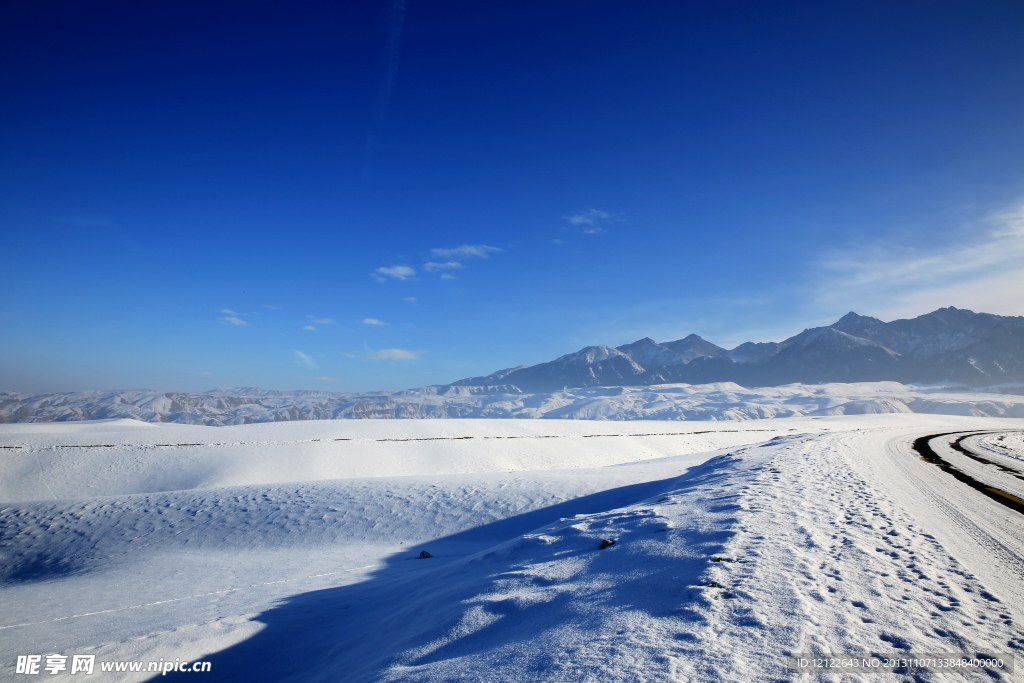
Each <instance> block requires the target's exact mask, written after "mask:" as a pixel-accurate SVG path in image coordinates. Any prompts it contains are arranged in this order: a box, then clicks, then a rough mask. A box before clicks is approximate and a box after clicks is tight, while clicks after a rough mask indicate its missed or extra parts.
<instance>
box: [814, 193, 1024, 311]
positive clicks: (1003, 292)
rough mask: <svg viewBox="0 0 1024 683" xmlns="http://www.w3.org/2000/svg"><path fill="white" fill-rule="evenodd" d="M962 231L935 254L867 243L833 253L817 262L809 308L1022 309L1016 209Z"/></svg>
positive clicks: (1023, 243)
mask: <svg viewBox="0 0 1024 683" xmlns="http://www.w3.org/2000/svg"><path fill="white" fill-rule="evenodd" d="M970 232H971V233H973V235H974V236H973V237H972V239H971V240H970V241H966V240H964V241H962V242H960V243H957V244H953V245H949V246H945V247H940V248H919V247H912V248H911V247H903V248H900V247H896V246H892V245H875V246H872V247H870V248H867V249H862V250H854V251H847V252H836V253H833V254H832V255H831V256H830V257H829V258H827V259H826V260H825V261H824V262H823V263H822V264H821V269H822V271H824V273H825V275H824V277H823V279H822V282H821V283H820V284H819V287H818V294H817V297H816V301H815V304H816V306H817V307H819V308H821V309H823V310H828V311H840V310H844V311H845V310H850V309H853V308H860V309H862V310H865V309H866V310H874V311H878V313H877V314H879V315H887V316H893V315H895V316H897V317H898V316H900V315H910V314H913V315H917V314H919V313H920V309H921V307H928V306H934V307H939V306H949V305H958V304H956V303H954V301H960V302H961V303H960V304H959V306H961V307H971V308H983V309H984V310H985V311H986V312H990V313H1004V314H1006V313H1010V312H1011V311H1017V312H1019V311H1021V310H1024V286H1022V284H1024V204H1022V205H1020V206H1018V207H1016V208H1015V209H1013V210H1011V211H1007V212H1003V213H998V214H994V215H992V216H990V217H989V218H987V219H985V220H984V221H982V222H981V225H979V226H973V229H972V230H971V231H970ZM965 304H966V305H965ZM929 310H931V309H929ZM914 311H916V312H914Z"/></svg>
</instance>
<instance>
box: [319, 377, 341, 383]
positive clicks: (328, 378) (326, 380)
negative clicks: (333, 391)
mask: <svg viewBox="0 0 1024 683" xmlns="http://www.w3.org/2000/svg"><path fill="white" fill-rule="evenodd" d="M313 381H315V382H337V381H338V380H337V379H335V378H334V377H314V378H313Z"/></svg>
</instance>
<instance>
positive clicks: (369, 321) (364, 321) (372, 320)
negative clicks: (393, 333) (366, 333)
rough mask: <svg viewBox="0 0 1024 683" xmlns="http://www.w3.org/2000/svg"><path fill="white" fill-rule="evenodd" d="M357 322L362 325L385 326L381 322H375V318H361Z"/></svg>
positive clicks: (384, 323)
mask: <svg viewBox="0 0 1024 683" xmlns="http://www.w3.org/2000/svg"><path fill="white" fill-rule="evenodd" d="M359 322H361V323H362V324H364V325H387V323H386V322H384V321H383V320H377V319H376V318H363V319H362V320H360V321H359Z"/></svg>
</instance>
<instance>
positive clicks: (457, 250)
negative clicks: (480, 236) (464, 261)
mask: <svg viewBox="0 0 1024 683" xmlns="http://www.w3.org/2000/svg"><path fill="white" fill-rule="evenodd" d="M500 251H502V250H501V249H499V248H498V247H491V246H488V245H486V244H463V245H462V246H461V247H452V248H450V249H431V250H430V253H431V254H433V255H434V256H436V257H437V258H443V259H457V258H489V257H490V255H491V254H497V253H498V252H500Z"/></svg>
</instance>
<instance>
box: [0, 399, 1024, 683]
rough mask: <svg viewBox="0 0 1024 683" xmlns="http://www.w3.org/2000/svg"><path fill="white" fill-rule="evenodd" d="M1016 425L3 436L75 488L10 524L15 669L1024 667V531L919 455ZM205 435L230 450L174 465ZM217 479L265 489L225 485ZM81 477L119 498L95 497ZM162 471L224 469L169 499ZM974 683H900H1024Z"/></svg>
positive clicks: (587, 673) (403, 677) (418, 674)
mask: <svg viewBox="0 0 1024 683" xmlns="http://www.w3.org/2000/svg"><path fill="white" fill-rule="evenodd" d="M627 426H628V427H630V429H624V427H627ZM1020 426H1021V423H1020V422H1016V421H1009V420H1005V419H993V418H979V417H950V416H935V415H910V414H888V415H857V416H850V415H836V416H828V417H816V418H790V419H770V420H764V421H762V422H758V423H746V424H736V423H727V424H722V423H719V424H709V425H705V426H704V427H705V429H703V430H694V431H688V430H686V431H684V430H679V432H678V433H669V432H671V431H672V430H671V429H666V427H668V425H665V424H664V423H632V424H630V425H622V424H615V423H581V422H539V421H522V420H507V421H502V420H494V421H488V420H477V421H405V422H381V421H375V422H352V421H347V422H315V423H314V422H308V423H301V424H300V423H290V424H278V425H269V424H268V425H247V426H238V427H226V428H225V429H222V430H206V429H202V428H200V427H194V426H187V425H162V424H144V423H138V422H128V421H119V422H103V423H68V424H20V425H13V424H9V425H0V445H2V446H5V447H8V448H5V449H4V450H0V475H2V477H3V478H4V479H14V480H16V481H18V480H20V481H25V482H31V481H35V480H34V479H33V477H37V476H42V477H44V478H45V479H46V481H47V482H48V483H49V486H51V487H53V488H54V489H55V490H56V491H57V493H56V494H53V495H49V496H46V497H47V499H46V500H36V501H25V502H18V503H16V502H5V503H3V504H2V505H0V554H2V556H3V562H2V564H0V567H2V569H3V577H2V583H0V600H2V602H3V605H4V609H3V610H0V634H2V635H0V666H3V667H5V668H4V671H5V672H11V671H13V667H14V662H15V659H16V655H18V654H28V653H40V654H49V653H51V652H55V653H63V654H71V653H92V654H95V655H96V656H97V660H98V661H99V662H103V661H123V660H134V661H156V660H158V659H163V660H165V661H167V660H174V659H176V658H177V659H181V660H183V661H197V660H203V661H209V662H211V663H212V668H211V671H210V673H207V674H202V678H204V680H210V681H246V682H256V683H262V682H264V681H266V682H268V683H269V682H274V683H278V682H296V683H297V682H299V681H302V682H306V681H335V682H370V681H484V680H486V681H501V682H513V681H525V680H529V681H559V682H569V681H572V682H578V681H579V682H582V681H594V682H596V681H601V682H602V683H603V682H605V681H611V682H613V683H615V682H619V681H622V682H625V681H641V680H642V681H657V682H660V681H666V682H667V681H679V680H686V681H695V682H700V683H704V682H707V683H711V682H717V681H727V682H737V683H740V682H742V683H747V682H749V681H761V680H845V679H842V678H841V677H832V676H821V677H816V676H806V675H803V674H794V673H789V672H787V671H786V669H785V662H786V656H787V655H790V654H793V653H798V652H812V653H817V654H823V655H827V654H843V653H857V652H902V653H950V654H954V653H965V654H975V653H978V652H986V653H1006V654H1008V655H1014V654H1015V655H1016V662H1017V665H1018V666H1020V665H1021V663H1022V660H1024V657H1022V655H1024V638H1022V636H1021V633H1022V632H1021V624H1022V623H1024V574H1022V570H1021V567H1022V566H1024V535H1022V533H1021V525H1020V519H1019V515H1017V513H1013V512H1010V511H1008V510H1007V508H1005V507H1003V506H1001V505H999V504H998V503H995V502H992V501H991V500H990V499H988V498H986V497H984V496H982V495H981V494H979V493H978V492H977V491H975V490H974V489H971V488H969V487H963V486H962V485H961V484H960V483H959V482H958V481H957V480H956V479H954V478H953V477H950V476H949V475H948V474H946V473H945V472H943V471H942V470H941V469H940V468H939V467H936V466H935V465H933V464H930V463H928V462H925V461H924V460H922V458H921V457H919V455H918V454H917V453H915V452H914V451H913V447H912V445H913V444H914V442H915V440H916V439H918V438H920V437H921V436H922V435H930V434H948V433H950V432H962V433H965V434H976V435H977V436H971V437H968V438H965V439H963V440H962V443H963V444H965V445H967V446H969V447H970V448H973V449H979V450H980V449H985V448H991V449H993V450H998V451H1007V452H1012V453H1016V455H1008V456H1007V457H1019V456H1020V455H1021V453H1022V451H1021V447H1020V445H1021V441H1020V438H1019V433H1018V431H1016V430H1017V429H1018V428H1019V427H1020ZM675 427H677V428H678V427H682V425H676V426H675ZM460 430H465V431H460ZM588 430H589V431H588ZM200 433H206V434H222V435H224V436H223V438H222V439H221V440H219V441H213V440H210V441H209V442H207V443H204V444H200V445H198V446H196V445H192V446H189V445H187V444H177V445H176V446H170V445H164V446H159V447H157V446H154V444H170V443H175V442H176V440H178V439H182V438H184V437H187V436H189V435H191V434H200ZM466 437H472V438H466ZM1000 437H1002V438H1000ZM950 438H953V437H950ZM339 439H349V440H347V441H346V440H341V441H339ZM300 440H301V443H300ZM931 443H932V444H933V445H934V446H935V448H936V449H939V450H942V449H944V448H946V447H945V446H944V444H945V443H946V442H945V441H942V439H941V438H940V439H938V440H934V439H933V440H932V441H931ZM303 444H306V445H309V444H314V445H316V447H318V448H324V449H330V450H329V452H328V451H324V452H325V453H328V455H329V457H326V458H324V459H322V460H320V461H319V462H320V464H319V465H318V467H317V468H314V469H312V470H310V469H303V470H301V473H302V474H303V475H304V476H308V479H307V480H306V481H300V482H292V483H288V481H287V479H286V477H287V475H288V473H289V469H288V467H283V468H281V469H278V470H273V469H272V468H273V466H274V464H275V463H277V462H278V461H280V460H282V459H283V460H285V461H287V460H288V459H289V456H288V455H287V454H288V452H289V450H288V449H299V448H300V447H301V446H302V445H303ZM101 445H105V447H102V448H93V447H95V446H101ZM282 446H288V448H286V449H282ZM76 447H77V448H76ZM195 448H200V451H195V450H190V449H195ZM368 448H373V449H376V450H374V451H372V452H371V451H370V450H367V449H368ZM946 450H948V449H946ZM236 451H237V454H236V453H235V452H236ZM264 451H266V453H265V454H264ZM616 452H618V453H619V454H620V457H621V458H622V459H620V460H615V453H616ZM943 452H944V453H945V451H943ZM225 458H227V459H228V460H232V461H234V462H236V463H239V464H242V463H244V462H248V467H249V470H250V474H249V481H250V482H257V481H262V482H263V483H248V484H246V485H243V486H234V485H230V482H231V481H233V480H234V479H232V477H233V476H234V475H232V474H231V472H233V471H235V470H233V469H232V468H230V467H228V468H225V467H224V464H225V463H226V462H227V460H226V459H225ZM76 460H79V461H82V465H81V466H80V467H98V466H100V465H102V466H103V467H105V468H106V469H107V471H109V472H111V473H115V474H116V475H117V476H118V477H120V480H119V481H120V482H121V484H123V486H124V489H123V491H124V492H122V493H117V494H110V493H106V494H99V495H97V494H96V493H95V489H94V488H93V483H94V481H93V479H92V477H90V476H86V475H84V474H83V473H84V471H85V470H83V469H81V468H80V469H78V470H76V469H75V467H76V465H75V464H74V463H75V461H76ZM298 460H299V459H296V458H292V461H291V463H290V464H292V465H295V464H297V463H298ZM158 461H159V462H162V463H163V466H164V467H165V468H166V470H167V471H185V472H187V471H194V470H196V469H197V467H198V464H199V463H203V462H207V463H212V464H213V465H215V467H214V468H213V469H214V470H216V472H214V473H212V474H210V475H209V476H208V478H206V479H202V480H198V479H197V480H195V481H193V482H191V483H184V482H183V483H182V484H181V485H180V486H179V487H178V488H176V489H168V490H163V491H153V490H152V489H150V488H148V487H149V484H150V482H149V480H147V478H146V475H147V473H148V472H149V471H150V470H151V469H152V468H153V463H155V462H158ZM140 464H141V466H140ZM285 464H286V465H287V464H289V463H288V462H286V463H285ZM339 466H340V467H341V469H338V467H339ZM519 467H524V468H527V469H525V470H522V471H514V472H510V471H508V470H510V469H516V468H519ZM332 468H333V469H332ZM359 468H366V469H361V470H360V469H359ZM403 468H405V469H403ZM261 472H262V473H263V474H262V475H261V474H260V473H261ZM403 472H405V473H415V475H416V476H394V475H395V474H401V473H403ZM32 485H33V486H35V484H32ZM76 487H77V488H76ZM12 488H13V487H12ZM40 490H45V487H44V488H43V489H40ZM147 491H148V492H147ZM605 540H610V541H614V544H613V545H610V546H608V547H605V548H602V546H603V545H604V546H607V544H606V543H603V541H605ZM423 551H427V552H428V553H429V554H430V555H431V557H430V558H429V559H418V558H419V557H420V554H421V553H422V552H423ZM11 675H12V676H13V674H11ZM169 675H170V677H171V679H174V678H175V675H174V674H169ZM979 676H981V674H978V673H976V672H967V673H964V672H962V671H955V670H954V671H948V672H945V673H942V674H926V673H925V674H917V675H914V676H907V675H886V679H887V680H888V679H891V680H899V681H904V680H906V681H911V680H915V681H916V680H921V681H931V680H934V681H939V680H941V681H943V682H947V681H968V680H981V679H984V680H997V681H999V680H1002V681H1010V680H1019V679H1020V674H1019V673H1018V674H1016V675H1013V674H998V673H995V674H991V675H984V676H981V678H979ZM178 677H179V678H180V677H185V678H194V677H195V676H194V675H192V674H187V675H182V676H178ZM856 678H857V680H861V678H862V677H860V676H858V677H856ZM103 680H112V681H117V680H124V681H140V680H154V681H155V680H167V678H166V677H163V676H153V675H152V674H149V675H147V674H145V673H142V674H135V675H131V674H123V675H121V676H120V677H118V676H115V675H113V674H110V675H108V676H106V677H104V679H103ZM851 680H853V679H851ZM865 680H867V679H865Z"/></svg>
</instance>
